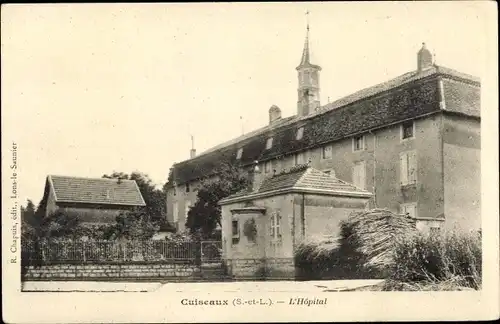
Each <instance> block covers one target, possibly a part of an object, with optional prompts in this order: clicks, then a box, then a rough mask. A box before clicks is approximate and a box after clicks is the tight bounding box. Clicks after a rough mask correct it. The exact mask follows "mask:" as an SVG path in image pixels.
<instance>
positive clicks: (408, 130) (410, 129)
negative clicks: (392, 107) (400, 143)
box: [401, 121, 415, 140]
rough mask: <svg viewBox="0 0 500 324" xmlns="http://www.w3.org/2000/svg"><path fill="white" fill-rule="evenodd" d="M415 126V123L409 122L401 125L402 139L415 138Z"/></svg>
mask: <svg viewBox="0 0 500 324" xmlns="http://www.w3.org/2000/svg"><path fill="white" fill-rule="evenodd" d="M414 128H415V126H414V123H413V121H408V122H404V123H403V124H402V125H401V139H402V140H406V139H411V138H413V137H415V129H414Z"/></svg>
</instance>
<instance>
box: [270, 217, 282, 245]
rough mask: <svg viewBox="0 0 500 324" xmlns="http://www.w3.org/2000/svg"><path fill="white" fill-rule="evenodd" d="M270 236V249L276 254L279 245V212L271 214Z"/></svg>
mask: <svg viewBox="0 0 500 324" xmlns="http://www.w3.org/2000/svg"><path fill="white" fill-rule="evenodd" d="M270 236H271V240H270V244H271V249H272V251H273V252H274V253H275V254H276V253H277V252H278V249H279V248H280V247H281V215H280V214H279V212H274V213H272V214H271V227H270Z"/></svg>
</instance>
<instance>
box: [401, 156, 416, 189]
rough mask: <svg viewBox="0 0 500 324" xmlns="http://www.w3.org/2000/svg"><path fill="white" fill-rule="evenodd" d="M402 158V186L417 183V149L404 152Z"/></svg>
mask: <svg viewBox="0 0 500 324" xmlns="http://www.w3.org/2000/svg"><path fill="white" fill-rule="evenodd" d="M399 159H400V166H401V170H400V182H401V185H402V186H405V185H410V184H415V183H417V154H416V152H415V151H408V152H403V153H401V154H400V156H399Z"/></svg>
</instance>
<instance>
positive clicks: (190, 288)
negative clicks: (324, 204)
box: [23, 280, 382, 293]
mask: <svg viewBox="0 0 500 324" xmlns="http://www.w3.org/2000/svg"><path fill="white" fill-rule="evenodd" d="M381 283H382V280H322V281H245V282H217V283H212V282H203V283H175V282H169V283H161V282H109V281H108V282H105V281H101V282H97V281H27V282H25V283H24V289H23V291H25V292H35V291H36V292H41V291H45V292H55V291H59V292H72V291H73V292H97V291H98V292H154V293H172V292H206V291H210V292H213V293H216V292H311V293H314V292H336V291H350V290H354V289H355V290H358V289H361V290H364V289H365V288H366V287H369V286H374V285H378V284H381Z"/></svg>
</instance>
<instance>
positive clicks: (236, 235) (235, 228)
mask: <svg viewBox="0 0 500 324" xmlns="http://www.w3.org/2000/svg"><path fill="white" fill-rule="evenodd" d="M231 232H232V243H233V244H238V242H239V241H240V227H239V224H238V221H237V220H233V221H232V223H231Z"/></svg>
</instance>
